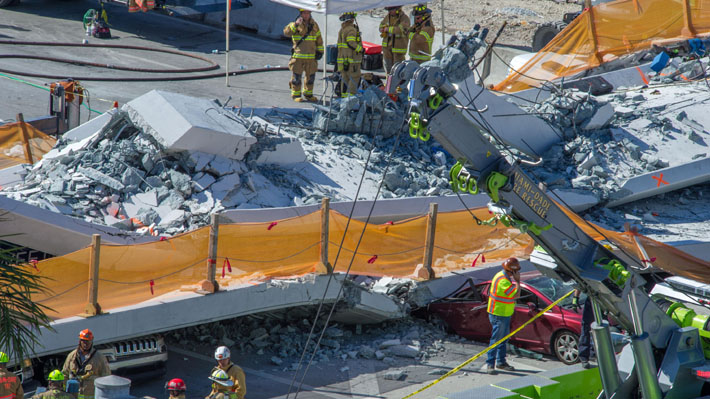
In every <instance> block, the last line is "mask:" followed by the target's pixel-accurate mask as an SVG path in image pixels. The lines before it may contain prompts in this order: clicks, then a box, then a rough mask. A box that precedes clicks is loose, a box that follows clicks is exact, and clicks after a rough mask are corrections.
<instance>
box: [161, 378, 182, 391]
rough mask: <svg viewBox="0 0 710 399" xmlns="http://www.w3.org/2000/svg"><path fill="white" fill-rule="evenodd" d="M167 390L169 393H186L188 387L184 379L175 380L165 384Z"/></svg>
mask: <svg viewBox="0 0 710 399" xmlns="http://www.w3.org/2000/svg"><path fill="white" fill-rule="evenodd" d="M165 389H166V390H168V391H182V392H185V391H186V390H187V386H185V381H183V380H182V379H180V378H173V379H172V380H170V381H168V382H166V383H165Z"/></svg>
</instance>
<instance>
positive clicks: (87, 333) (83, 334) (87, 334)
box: [79, 328, 94, 341]
mask: <svg viewBox="0 0 710 399" xmlns="http://www.w3.org/2000/svg"><path fill="white" fill-rule="evenodd" d="M79 339H81V340H84V341H93V340H94V333H92V332H91V330H89V329H88V328H87V329H84V330H81V331H80V332H79Z"/></svg>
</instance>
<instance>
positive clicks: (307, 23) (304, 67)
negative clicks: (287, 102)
mask: <svg viewBox="0 0 710 399" xmlns="http://www.w3.org/2000/svg"><path fill="white" fill-rule="evenodd" d="M298 11H299V12H300V14H299V16H298V18H296V21H294V22H291V23H290V24H288V25H286V27H285V28H284V36H286V37H290V38H291V40H292V41H293V47H292V48H291V60H290V61H289V62H288V69H290V70H291V80H290V81H289V82H288V84H289V87H290V88H291V98H293V101H296V102H301V101H304V100H305V101H311V102H315V101H318V99H317V98H315V97H314V96H313V84H314V83H315V81H316V72H317V71H318V61H317V60H320V59H321V57H323V51H324V50H323V37H322V36H321V34H320V28H319V27H318V24H317V23H316V21H314V20H313V19H312V18H311V12H310V11H308V10H305V9H303V8H299V9H298ZM304 73H305V75H306V84H305V85H302V78H301V75H303V74H304ZM302 86H305V87H304V88H303V91H301V88H302ZM301 94H303V97H301Z"/></svg>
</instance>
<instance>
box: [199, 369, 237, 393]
mask: <svg viewBox="0 0 710 399" xmlns="http://www.w3.org/2000/svg"><path fill="white" fill-rule="evenodd" d="M209 379H210V380H212V381H214V382H213V383H212V392H210V394H209V396H206V397H205V399H237V393H236V392H234V391H232V387H233V386H234V381H232V380H231V379H230V378H229V375H227V373H226V372H225V371H224V370H222V369H219V368H215V369H213V370H212V374H210V376H209Z"/></svg>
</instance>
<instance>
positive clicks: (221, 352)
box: [214, 346, 232, 360]
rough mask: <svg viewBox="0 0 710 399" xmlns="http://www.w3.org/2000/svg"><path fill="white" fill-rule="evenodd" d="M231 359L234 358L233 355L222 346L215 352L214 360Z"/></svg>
mask: <svg viewBox="0 0 710 399" xmlns="http://www.w3.org/2000/svg"><path fill="white" fill-rule="evenodd" d="M230 357H232V354H231V353H230V352H229V348H227V347H226V346H220V347H219V348H217V349H216V350H215V351H214V358H215V359H216V360H222V359H229V358H230Z"/></svg>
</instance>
